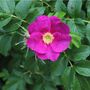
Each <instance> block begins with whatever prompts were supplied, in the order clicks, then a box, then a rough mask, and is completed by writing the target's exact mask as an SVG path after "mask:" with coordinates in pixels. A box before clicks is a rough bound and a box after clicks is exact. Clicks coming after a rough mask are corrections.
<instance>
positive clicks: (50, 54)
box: [36, 46, 60, 61]
mask: <svg viewBox="0 0 90 90" xmlns="http://www.w3.org/2000/svg"><path fill="white" fill-rule="evenodd" d="M36 55H37V56H38V58H40V59H42V60H46V59H49V60H50V61H56V60H57V59H58V57H59V55H60V53H56V52H54V51H53V50H52V48H51V47H50V46H48V49H47V53H46V54H40V53H36Z"/></svg>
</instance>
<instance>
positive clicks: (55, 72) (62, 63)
mask: <svg viewBox="0 0 90 90" xmlns="http://www.w3.org/2000/svg"><path fill="white" fill-rule="evenodd" d="M66 66H67V61H66V60H65V59H64V58H62V59H59V60H57V61H56V62H54V63H52V64H51V76H52V77H54V76H59V75H62V73H63V71H64V70H65V68H66Z"/></svg>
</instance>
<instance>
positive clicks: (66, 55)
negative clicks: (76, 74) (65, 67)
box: [64, 52, 73, 67]
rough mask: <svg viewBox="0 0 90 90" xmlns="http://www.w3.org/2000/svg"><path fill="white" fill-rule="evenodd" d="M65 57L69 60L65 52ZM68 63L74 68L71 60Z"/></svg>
mask: <svg viewBox="0 0 90 90" xmlns="http://www.w3.org/2000/svg"><path fill="white" fill-rule="evenodd" d="M64 55H65V57H66V58H68V56H67V54H66V53H65V52H64ZM68 63H69V64H70V66H71V67H73V64H72V63H71V61H70V60H68Z"/></svg>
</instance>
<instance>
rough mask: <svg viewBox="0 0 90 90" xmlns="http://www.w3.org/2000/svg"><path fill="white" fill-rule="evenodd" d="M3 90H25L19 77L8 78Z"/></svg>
mask: <svg viewBox="0 0 90 90" xmlns="http://www.w3.org/2000/svg"><path fill="white" fill-rule="evenodd" d="M3 90H25V82H24V80H23V79H22V78H20V77H17V76H13V77H10V78H9V79H8V81H7V82H6V84H5V85H4V87H3Z"/></svg>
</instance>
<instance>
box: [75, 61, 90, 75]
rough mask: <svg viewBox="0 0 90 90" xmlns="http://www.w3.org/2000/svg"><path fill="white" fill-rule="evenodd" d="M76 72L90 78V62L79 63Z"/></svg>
mask: <svg viewBox="0 0 90 90" xmlns="http://www.w3.org/2000/svg"><path fill="white" fill-rule="evenodd" d="M75 70H76V72H77V73H79V74H80V75H83V76H90V61H79V62H77V63H76V67H75Z"/></svg>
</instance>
